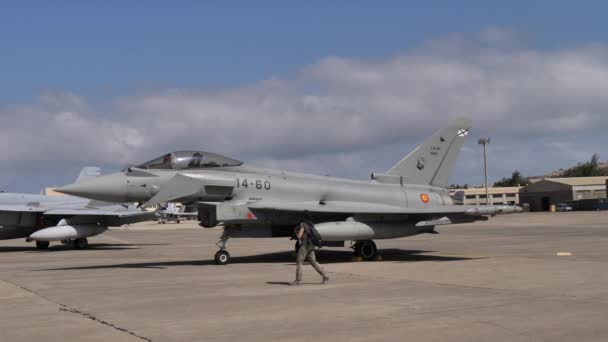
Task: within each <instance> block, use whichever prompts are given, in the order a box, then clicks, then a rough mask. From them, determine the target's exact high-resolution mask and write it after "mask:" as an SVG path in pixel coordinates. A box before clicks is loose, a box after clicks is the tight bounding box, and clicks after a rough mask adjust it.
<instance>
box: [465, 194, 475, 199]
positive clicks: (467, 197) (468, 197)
mask: <svg viewBox="0 0 608 342" xmlns="http://www.w3.org/2000/svg"><path fill="white" fill-rule="evenodd" d="M466 199H475V195H467V196H466Z"/></svg>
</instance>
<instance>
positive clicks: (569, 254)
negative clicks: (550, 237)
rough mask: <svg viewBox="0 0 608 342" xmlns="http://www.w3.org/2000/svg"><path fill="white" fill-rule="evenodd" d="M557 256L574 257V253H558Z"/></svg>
mask: <svg viewBox="0 0 608 342" xmlns="http://www.w3.org/2000/svg"><path fill="white" fill-rule="evenodd" d="M556 255H557V256H572V253H570V252H557V254H556Z"/></svg>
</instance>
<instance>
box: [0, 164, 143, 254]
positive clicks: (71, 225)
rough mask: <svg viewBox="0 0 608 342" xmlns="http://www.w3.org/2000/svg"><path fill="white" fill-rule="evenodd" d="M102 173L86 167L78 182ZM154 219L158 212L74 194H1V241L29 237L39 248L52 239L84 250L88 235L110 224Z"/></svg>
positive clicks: (118, 224) (45, 247)
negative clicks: (155, 213)
mask: <svg viewBox="0 0 608 342" xmlns="http://www.w3.org/2000/svg"><path fill="white" fill-rule="evenodd" d="M99 174H100V173H99V168H96V167H85V168H84V169H83V170H82V171H81V173H80V175H79V177H78V179H77V182H76V184H78V182H80V181H86V179H92V178H94V177H96V176H97V175H99ZM153 218H154V213H148V212H146V211H142V210H141V209H137V208H133V207H131V208H129V207H128V206H126V205H119V204H115V203H105V202H99V201H94V200H93V201H91V200H87V199H83V198H79V197H73V196H47V195H34V194H21V193H0V240H7V239H17V238H24V237H26V238H27V239H26V241H28V242H31V241H36V247H37V248H38V249H47V248H48V247H49V245H50V242H51V241H62V242H63V243H65V244H69V245H71V246H73V247H74V248H76V249H84V248H87V247H88V240H87V238H88V237H91V236H95V235H98V234H101V233H103V232H104V231H106V230H107V229H108V227H113V226H121V225H123V224H128V223H135V222H141V221H146V220H152V219H153Z"/></svg>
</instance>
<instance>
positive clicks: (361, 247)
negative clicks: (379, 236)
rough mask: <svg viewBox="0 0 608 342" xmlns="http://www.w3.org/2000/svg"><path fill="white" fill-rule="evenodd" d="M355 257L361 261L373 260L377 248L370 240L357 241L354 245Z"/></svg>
mask: <svg viewBox="0 0 608 342" xmlns="http://www.w3.org/2000/svg"><path fill="white" fill-rule="evenodd" d="M355 255H356V256H360V257H361V258H363V260H366V261H369V260H374V258H375V257H376V255H378V247H377V246H376V243H375V242H374V241H372V240H363V241H357V243H356V244H355Z"/></svg>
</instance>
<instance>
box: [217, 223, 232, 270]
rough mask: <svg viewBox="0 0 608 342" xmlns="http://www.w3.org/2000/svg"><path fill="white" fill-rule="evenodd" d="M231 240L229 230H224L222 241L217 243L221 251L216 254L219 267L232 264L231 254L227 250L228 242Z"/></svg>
mask: <svg viewBox="0 0 608 342" xmlns="http://www.w3.org/2000/svg"><path fill="white" fill-rule="evenodd" d="M229 238H230V236H229V234H228V229H226V228H224V232H223V233H222V236H221V237H220V241H219V242H218V243H216V245H217V246H218V247H219V248H220V250H219V251H217V253H215V263H216V264H218V265H228V264H229V263H230V253H228V251H227V250H226V242H228V239H229Z"/></svg>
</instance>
